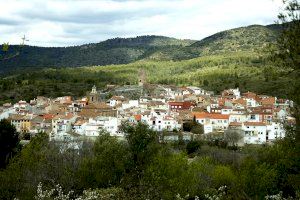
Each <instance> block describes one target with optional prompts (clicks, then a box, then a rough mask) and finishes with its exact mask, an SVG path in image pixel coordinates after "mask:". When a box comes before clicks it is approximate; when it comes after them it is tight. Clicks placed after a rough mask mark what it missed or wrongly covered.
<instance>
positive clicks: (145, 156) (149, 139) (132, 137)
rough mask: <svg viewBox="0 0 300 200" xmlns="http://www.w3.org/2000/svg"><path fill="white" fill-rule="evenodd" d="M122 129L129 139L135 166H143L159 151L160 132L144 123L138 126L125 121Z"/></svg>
mask: <svg viewBox="0 0 300 200" xmlns="http://www.w3.org/2000/svg"><path fill="white" fill-rule="evenodd" d="M121 130H122V131H123V132H124V133H125V138H126V139H127V141H128V145H129V148H130V151H131V154H132V156H133V164H134V166H136V167H137V168H139V167H142V168H143V167H144V166H145V165H146V164H148V163H149V162H150V161H151V160H152V158H153V156H154V155H155V154H156V153H157V150H158V149H157V141H158V133H157V132H156V131H153V130H152V129H150V128H149V127H148V126H147V125H146V124H143V123H139V124H137V125H136V126H130V125H129V124H127V123H123V124H122V127H121Z"/></svg>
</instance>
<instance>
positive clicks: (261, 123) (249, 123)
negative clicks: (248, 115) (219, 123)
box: [244, 122, 266, 126]
mask: <svg viewBox="0 0 300 200" xmlns="http://www.w3.org/2000/svg"><path fill="white" fill-rule="evenodd" d="M244 125H245V126H266V124H265V123H263V122H244Z"/></svg>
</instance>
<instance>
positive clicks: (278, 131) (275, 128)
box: [266, 122, 285, 142]
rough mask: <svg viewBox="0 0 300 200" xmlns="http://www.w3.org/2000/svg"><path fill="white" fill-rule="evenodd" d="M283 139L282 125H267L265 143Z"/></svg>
mask: <svg viewBox="0 0 300 200" xmlns="http://www.w3.org/2000/svg"><path fill="white" fill-rule="evenodd" d="M284 137H285V129H284V127H283V124H282V123H278V122H272V123H271V124H270V125H267V135H266V140H267V141H270V142H271V141H274V140H276V139H281V138H284Z"/></svg>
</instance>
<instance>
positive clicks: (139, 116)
mask: <svg viewBox="0 0 300 200" xmlns="http://www.w3.org/2000/svg"><path fill="white" fill-rule="evenodd" d="M134 119H135V120H136V121H141V119H142V115H134Z"/></svg>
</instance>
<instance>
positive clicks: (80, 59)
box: [0, 36, 194, 72]
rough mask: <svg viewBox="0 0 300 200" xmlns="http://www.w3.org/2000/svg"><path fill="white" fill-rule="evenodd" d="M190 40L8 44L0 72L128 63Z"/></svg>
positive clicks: (152, 38)
mask: <svg viewBox="0 0 300 200" xmlns="http://www.w3.org/2000/svg"><path fill="white" fill-rule="evenodd" d="M193 42H194V41H193V40H178V39H175V38H169V37H163V36H139V37H136V38H126V39H125V38H114V39H109V40H106V41H104V42H100V43H94V44H85V45H81V46H73V47H36V46H24V47H23V48H20V46H17V45H14V46H10V49H9V52H8V53H6V54H7V56H9V55H15V54H16V53H18V54H19V55H18V56H15V57H13V58H12V59H7V60H2V61H0V72H7V71H11V70H13V69H16V68H24V67H33V68H36V67H39V68H44V67H66V66H68V67H79V66H93V65H108V64H124V63H130V62H133V61H136V60H139V59H142V58H144V57H145V55H147V54H148V52H153V51H156V50H157V49H167V48H171V47H177V48H181V47H182V46H188V45H190V44H192V43H193Z"/></svg>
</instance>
